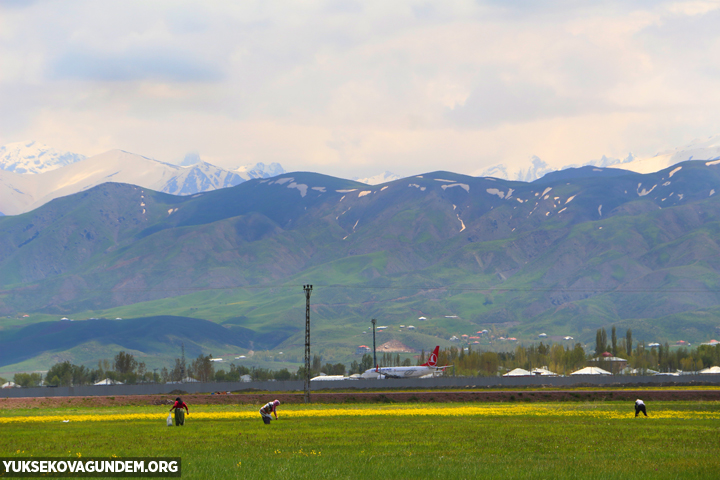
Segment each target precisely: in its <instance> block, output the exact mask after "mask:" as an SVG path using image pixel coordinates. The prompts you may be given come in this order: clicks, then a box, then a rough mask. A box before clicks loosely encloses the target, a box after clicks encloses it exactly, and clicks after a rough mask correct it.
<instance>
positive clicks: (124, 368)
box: [113, 351, 138, 375]
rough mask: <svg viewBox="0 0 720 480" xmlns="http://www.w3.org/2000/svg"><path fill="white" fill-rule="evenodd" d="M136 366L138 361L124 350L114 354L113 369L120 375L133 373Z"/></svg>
mask: <svg viewBox="0 0 720 480" xmlns="http://www.w3.org/2000/svg"><path fill="white" fill-rule="evenodd" d="M137 366H138V362H137V360H135V357H133V356H132V355H131V354H129V353H125V352H124V351H122V352H120V353H118V354H117V355H115V359H114V360H113V370H115V371H116V372H117V373H119V374H120V375H127V374H130V373H135V369H136V368H137Z"/></svg>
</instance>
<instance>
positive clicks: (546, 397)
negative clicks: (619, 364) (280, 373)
mask: <svg viewBox="0 0 720 480" xmlns="http://www.w3.org/2000/svg"><path fill="white" fill-rule="evenodd" d="M177 396H178V395H176V394H169V395H124V396H115V397H27V398H0V410H2V409H14V408H34V407H37V408H56V407H111V406H112V407H114V406H125V405H172V403H173V400H174V399H175V397H177ZM182 398H183V401H185V402H186V403H187V404H188V405H247V404H250V405H252V404H255V405H261V404H263V403H266V402H268V401H270V400H274V399H276V398H277V399H278V400H280V401H281V402H282V403H303V402H304V396H303V394H302V393H239V394H217V395H184V394H183V395H182ZM636 398H642V399H643V400H645V401H671V400H686V401H691V400H705V401H708V400H714V401H720V390H669V389H657V390H651V389H647V390H523V391H518V390H511V391H492V390H491V391H485V390H464V391H429V392H344V393H324V392H323V393H312V394H311V400H312V403H392V402H401V403H406V402H427V403H430V402H578V401H583V402H584V401H608V400H618V401H629V402H630V401H634V400H635V399H636Z"/></svg>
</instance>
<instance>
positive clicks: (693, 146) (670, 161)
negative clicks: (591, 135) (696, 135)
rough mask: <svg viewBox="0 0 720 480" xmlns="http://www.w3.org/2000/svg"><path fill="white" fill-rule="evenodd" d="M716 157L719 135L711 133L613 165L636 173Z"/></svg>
mask: <svg viewBox="0 0 720 480" xmlns="http://www.w3.org/2000/svg"><path fill="white" fill-rule="evenodd" d="M717 159H720V135H713V136H712V137H708V138H706V139H698V140H695V141H693V142H691V143H690V144H688V145H685V146H684V147H680V148H676V149H674V150H670V151H668V152H663V153H659V154H657V155H654V156H652V157H647V158H634V159H633V160H632V161H631V162H627V163H623V164H622V165H617V166H616V165H613V166H614V167H615V168H622V169H623V170H630V171H632V172H637V173H652V172H657V171H658V170H662V169H663V168H667V167H671V166H673V165H675V164H677V163H680V162H684V161H687V160H717Z"/></svg>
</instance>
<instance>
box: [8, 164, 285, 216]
mask: <svg viewBox="0 0 720 480" xmlns="http://www.w3.org/2000/svg"><path fill="white" fill-rule="evenodd" d="M276 171H280V173H283V172H284V170H283V169H282V167H281V166H280V165H279V164H277V163H275V164H271V165H269V166H267V167H266V166H265V165H263V164H257V165H253V166H252V167H247V168H246V169H245V170H244V171H229V170H225V169H222V168H220V167H216V166H215V165H211V164H209V163H206V162H202V161H201V162H199V163H196V164H194V165H191V166H179V165H172V164H169V163H165V162H160V161H158V160H154V159H152V158H147V157H143V156H141V155H136V154H133V153H129V152H125V151H122V150H111V151H109V152H105V153H102V154H100V155H95V156H92V157H89V158H86V159H84V160H81V161H78V162H75V163H72V164H70V165H67V166H64V167H63V168H57V169H55V170H51V171H48V172H45V173H40V174H36V175H18V174H15V173H13V172H9V171H0V212H2V213H3V214H5V215H17V214H20V213H24V212H27V211H30V210H33V209H35V208H37V207H39V206H40V205H43V204H45V203H47V202H49V201H50V200H52V199H54V198H58V197H63V196H66V195H70V194H72V193H76V192H81V191H84V190H87V189H88V188H91V187H94V186H96V185H100V184H101V183H105V182H118V183H128V184H132V185H138V186H140V187H144V188H149V189H152V190H156V191H160V192H165V193H170V194H172V195H193V194H195V193H199V192H206V191H210V190H216V189H219V188H226V187H232V186H234V185H238V184H240V183H243V182H244V181H246V180H247V179H249V178H268V177H271V176H273V174H274V172H276Z"/></svg>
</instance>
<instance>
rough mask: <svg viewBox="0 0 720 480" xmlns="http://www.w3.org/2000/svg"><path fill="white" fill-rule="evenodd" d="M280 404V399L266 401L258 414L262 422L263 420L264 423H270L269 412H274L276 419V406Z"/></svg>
mask: <svg viewBox="0 0 720 480" xmlns="http://www.w3.org/2000/svg"><path fill="white" fill-rule="evenodd" d="M278 405H280V400H273V401H272V402H268V403H266V404H265V405H263V407H262V408H261V409H260V416H261V417H262V419H263V422H265V425H270V421H271V420H272V416H271V415H270V414H271V413H273V414H275V420H277V418H278V416H277V406H278Z"/></svg>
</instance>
